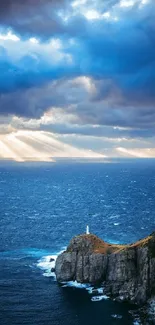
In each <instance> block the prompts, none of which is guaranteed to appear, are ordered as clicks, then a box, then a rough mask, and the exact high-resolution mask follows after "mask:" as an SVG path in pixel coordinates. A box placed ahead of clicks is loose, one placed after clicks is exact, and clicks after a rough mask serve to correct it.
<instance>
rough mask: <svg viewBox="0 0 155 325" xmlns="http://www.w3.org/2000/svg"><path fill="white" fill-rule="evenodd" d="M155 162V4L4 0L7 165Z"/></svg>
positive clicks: (0, 55) (0, 111)
mask: <svg viewBox="0 0 155 325" xmlns="http://www.w3.org/2000/svg"><path fill="white" fill-rule="evenodd" d="M54 157H87V158H88V157H89V158H103V159H104V158H111V157H131V158H133V157H138V158H149V157H155V1H154V0H96V1H95V0H26V1H22V0H1V1H0V159H14V160H17V161H25V160H28V159H31V160H38V161H42V160H45V161H46V160H47V161H48V160H49V161H50V160H54Z"/></svg>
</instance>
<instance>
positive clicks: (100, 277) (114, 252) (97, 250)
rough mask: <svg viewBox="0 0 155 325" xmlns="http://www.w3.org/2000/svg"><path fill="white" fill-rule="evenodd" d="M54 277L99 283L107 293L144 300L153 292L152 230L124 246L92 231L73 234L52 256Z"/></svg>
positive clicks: (154, 239) (154, 254) (154, 249)
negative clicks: (63, 249) (65, 247)
mask: <svg viewBox="0 0 155 325" xmlns="http://www.w3.org/2000/svg"><path fill="white" fill-rule="evenodd" d="M56 277H57V281H58V282H63V281H71V280H73V281H74V280H76V281H78V282H80V283H90V284H93V285H94V284H95V285H96V284H101V285H103V286H104V290H105V293H106V294H108V295H109V296H112V297H114V298H117V299H119V300H126V301H130V302H137V303H145V302H146V301H147V300H148V299H149V298H150V297H152V296H153V295H154V294H155V233H153V234H152V235H150V236H149V237H147V238H145V239H143V240H140V241H139V242H136V243H134V244H131V245H124V246H123V245H112V244H108V243H105V242H104V241H102V240H101V239H99V238H98V237H97V236H95V235H92V234H89V235H85V234H84V235H80V236H76V237H74V238H73V239H72V240H71V242H70V244H69V246H68V248H67V250H66V251H65V252H63V253H62V254H60V255H59V256H58V258H57V260H56Z"/></svg>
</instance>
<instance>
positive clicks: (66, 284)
mask: <svg viewBox="0 0 155 325" xmlns="http://www.w3.org/2000/svg"><path fill="white" fill-rule="evenodd" d="M62 287H63V288H66V287H74V288H77V289H89V288H90V284H89V283H79V282H77V281H68V282H62Z"/></svg>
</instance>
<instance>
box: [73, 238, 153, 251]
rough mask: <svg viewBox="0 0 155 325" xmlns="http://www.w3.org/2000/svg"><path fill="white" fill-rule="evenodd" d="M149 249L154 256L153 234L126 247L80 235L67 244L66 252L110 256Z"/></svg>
mask: <svg viewBox="0 0 155 325" xmlns="http://www.w3.org/2000/svg"><path fill="white" fill-rule="evenodd" d="M146 246H148V248H149V249H150V251H151V253H152V254H153V255H154V256H155V233H152V234H151V235H150V236H148V237H146V238H143V239H141V240H139V241H137V242H135V243H132V244H129V245H128V244H127V245H117V244H110V243H107V242H105V241H103V240H102V239H100V238H99V237H97V236H96V235H94V234H88V235H87V234H82V235H79V236H75V237H74V238H73V239H72V240H71V241H70V243H69V246H68V248H67V252H74V251H76V252H79V251H80V252H83V253H87V252H93V253H99V254H105V255H106V254H111V253H117V252H120V251H124V250H126V249H131V248H138V247H146Z"/></svg>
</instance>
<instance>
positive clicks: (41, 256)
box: [0, 160, 155, 325]
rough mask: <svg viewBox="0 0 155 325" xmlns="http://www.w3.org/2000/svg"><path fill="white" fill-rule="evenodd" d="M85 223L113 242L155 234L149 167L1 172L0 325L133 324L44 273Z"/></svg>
mask: <svg viewBox="0 0 155 325" xmlns="http://www.w3.org/2000/svg"><path fill="white" fill-rule="evenodd" d="M87 224H89V226H90V230H91V232H93V233H95V234H96V235H98V236H99V237H101V238H103V239H104V240H106V241H111V242H117V243H129V242H132V241H136V240H137V239H139V238H142V237H144V236H147V235H148V234H149V233H151V232H152V231H153V230H155V164H154V160H152V161H149V160H148V161H143V162H133V163H119V164H95V163H94V164H92V163H90V164H76V163H65V164H62V163H56V164H34V165H33V164H30V165H29V164H11V163H8V164H4V163H3V164H1V165H0V238H1V240H0V308H1V313H0V324H3V325H16V324H18V325H21V324H27V325H38V324H40V325H85V324H87V323H88V324H89V325H101V324H104V325H109V324H125V325H127V324H133V320H132V319H131V316H130V314H129V313H128V311H129V309H131V307H130V306H128V305H125V304H119V303H116V302H113V301H110V300H104V301H100V302H92V301H91V299H90V298H91V297H90V294H88V292H87V291H86V290H82V289H75V288H62V287H60V286H58V285H57V283H56V281H55V279H54V278H53V277H50V276H49V275H50V274H49V273H46V272H48V270H47V268H48V267H47V266H48V265H47V264H48V263H47V262H48V259H49V258H48V256H51V255H55V254H56V253H58V252H59V251H61V250H62V249H63V248H64V247H65V246H66V245H67V244H68V242H69V240H70V239H71V238H72V237H73V236H74V235H77V234H80V233H83V232H84V231H85V228H86V225H87ZM114 314H116V315H118V316H119V317H120V318H114V317H113V315H114Z"/></svg>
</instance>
